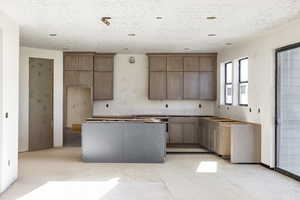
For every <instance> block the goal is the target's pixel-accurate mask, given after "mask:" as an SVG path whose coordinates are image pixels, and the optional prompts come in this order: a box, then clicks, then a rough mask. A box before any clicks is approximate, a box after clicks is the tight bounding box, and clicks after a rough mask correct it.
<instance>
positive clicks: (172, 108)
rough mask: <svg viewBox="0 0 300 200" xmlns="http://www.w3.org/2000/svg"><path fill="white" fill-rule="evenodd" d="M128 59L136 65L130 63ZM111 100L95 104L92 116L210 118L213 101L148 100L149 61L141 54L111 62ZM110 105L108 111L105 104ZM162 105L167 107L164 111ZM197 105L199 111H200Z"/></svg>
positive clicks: (123, 56) (212, 112)
mask: <svg viewBox="0 0 300 200" xmlns="http://www.w3.org/2000/svg"><path fill="white" fill-rule="evenodd" d="M130 56H133V57H135V60H136V62H135V64H130V63H129V62H128V59H129V57H130ZM114 62H115V64H114V100H112V101H96V102H95V103H94V115H119V114H120V115H127V114H182V115H213V114H214V113H215V110H214V108H215V102H214V101H190V100H184V101H182V100H180V101H177V100H175V101H173V100H168V101H150V100H148V59H147V56H146V55H144V54H136V55H129V54H117V55H116V56H115V60H114ZM106 104H109V108H106V107H105V105H106ZM165 104H168V105H169V107H168V108H165ZM199 104H202V108H201V109H199V107H198V106H199Z"/></svg>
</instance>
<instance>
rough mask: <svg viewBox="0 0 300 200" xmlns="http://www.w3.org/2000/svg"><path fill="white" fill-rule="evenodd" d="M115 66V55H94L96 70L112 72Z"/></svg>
mask: <svg viewBox="0 0 300 200" xmlns="http://www.w3.org/2000/svg"><path fill="white" fill-rule="evenodd" d="M113 67H114V57H113V55H95V56H94V71H97V72H112V71H113Z"/></svg>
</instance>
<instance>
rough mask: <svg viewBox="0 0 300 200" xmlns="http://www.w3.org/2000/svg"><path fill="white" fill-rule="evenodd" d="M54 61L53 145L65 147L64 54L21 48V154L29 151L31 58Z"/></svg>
mask: <svg viewBox="0 0 300 200" xmlns="http://www.w3.org/2000/svg"><path fill="white" fill-rule="evenodd" d="M30 57H34V58H45V59H53V60H54V74H53V76H54V81H53V84H54V86H53V89H54V91H53V137H54V138H53V144H54V147H61V146H62V145H63V53H62V51H53V50H45V49H36V48H28V47H21V48H20V102H21V103H20V122H19V127H20V133H19V152H24V151H28V149H29V146H28V145H29V144H28V141H29V58H30Z"/></svg>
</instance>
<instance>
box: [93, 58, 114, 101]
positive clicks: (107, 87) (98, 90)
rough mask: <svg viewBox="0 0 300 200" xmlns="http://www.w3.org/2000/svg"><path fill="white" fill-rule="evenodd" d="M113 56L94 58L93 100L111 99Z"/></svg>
mask: <svg viewBox="0 0 300 200" xmlns="http://www.w3.org/2000/svg"><path fill="white" fill-rule="evenodd" d="M113 66H114V55H113V54H108V55H107V54H104V55H103V54H96V55H95V56H94V87H93V88H94V100H111V99H113Z"/></svg>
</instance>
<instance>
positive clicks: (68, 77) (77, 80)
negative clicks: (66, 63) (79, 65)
mask: <svg viewBox="0 0 300 200" xmlns="http://www.w3.org/2000/svg"><path fill="white" fill-rule="evenodd" d="M64 85H65V86H79V85H81V86H87V87H91V86H92V85H93V72H92V71H71V70H70V71H68V70H66V71H64Z"/></svg>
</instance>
